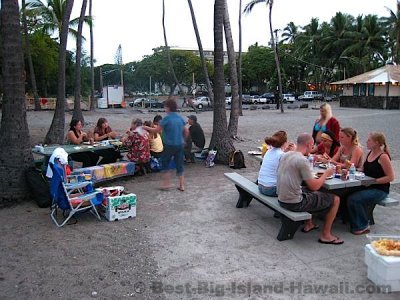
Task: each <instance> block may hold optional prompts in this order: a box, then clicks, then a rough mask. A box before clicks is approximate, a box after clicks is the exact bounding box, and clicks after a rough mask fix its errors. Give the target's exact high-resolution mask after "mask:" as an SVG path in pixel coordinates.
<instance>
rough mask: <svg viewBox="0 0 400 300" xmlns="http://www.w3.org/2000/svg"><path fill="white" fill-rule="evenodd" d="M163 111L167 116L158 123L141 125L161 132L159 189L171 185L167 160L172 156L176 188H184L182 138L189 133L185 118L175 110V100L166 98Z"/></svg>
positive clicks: (169, 187)
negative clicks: (177, 183) (151, 125)
mask: <svg viewBox="0 0 400 300" xmlns="http://www.w3.org/2000/svg"><path fill="white" fill-rule="evenodd" d="M164 107H165V111H166V112H167V116H166V117H165V118H163V119H162V120H161V121H160V124H159V125H158V126H157V127H155V128H153V127H148V126H143V128H144V129H146V130H148V131H150V132H154V133H160V132H161V131H162V132H163V144H164V145H163V146H164V150H163V152H162V154H161V167H162V174H161V175H162V182H161V186H160V189H162V190H168V189H171V188H172V187H173V185H172V184H171V170H170V169H169V168H168V167H169V162H170V161H171V158H172V157H173V158H174V161H175V166H176V175H177V176H178V178H179V187H178V190H180V191H182V192H183V191H184V190H185V179H184V177H183V157H184V151H183V147H184V139H185V138H186V137H187V136H188V135H189V130H188V129H187V127H186V126H185V123H186V122H185V120H184V119H183V117H181V116H180V115H179V114H178V113H177V112H176V111H177V108H178V106H177V104H176V102H175V100H173V99H168V100H166V101H165V102H164Z"/></svg>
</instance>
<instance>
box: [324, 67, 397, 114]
mask: <svg viewBox="0 0 400 300" xmlns="http://www.w3.org/2000/svg"><path fill="white" fill-rule="evenodd" d="M399 82H400V66H397V65H385V66H383V67H381V68H378V69H375V70H372V71H369V72H366V73H363V74H360V75H357V76H354V77H351V78H347V79H344V80H340V81H336V82H332V83H331V85H336V86H339V87H341V88H342V91H343V93H342V95H341V96H340V106H343V107H364V108H382V109H400V84H399Z"/></svg>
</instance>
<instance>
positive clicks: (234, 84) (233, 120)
mask: <svg viewBox="0 0 400 300" xmlns="http://www.w3.org/2000/svg"><path fill="white" fill-rule="evenodd" d="M224 31H225V41H226V49H227V52H228V61H229V67H230V68H229V70H230V82H231V93H232V100H231V113H230V117H229V124H228V132H229V136H230V137H232V138H236V137H237V132H238V126H239V83H238V75H237V67H236V54H235V48H234V46H233V38H232V30H231V24H230V21H229V12H228V3H227V1H226V0H225V12H224ZM224 99H225V98H224ZM224 101H225V100H224Z"/></svg>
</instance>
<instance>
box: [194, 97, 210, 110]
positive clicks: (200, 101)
mask: <svg viewBox="0 0 400 300" xmlns="http://www.w3.org/2000/svg"><path fill="white" fill-rule="evenodd" d="M193 105H194V106H196V107H197V108H199V109H202V108H203V107H209V106H211V102H210V98H208V97H204V96H203V97H197V98H196V99H195V100H194V101H193Z"/></svg>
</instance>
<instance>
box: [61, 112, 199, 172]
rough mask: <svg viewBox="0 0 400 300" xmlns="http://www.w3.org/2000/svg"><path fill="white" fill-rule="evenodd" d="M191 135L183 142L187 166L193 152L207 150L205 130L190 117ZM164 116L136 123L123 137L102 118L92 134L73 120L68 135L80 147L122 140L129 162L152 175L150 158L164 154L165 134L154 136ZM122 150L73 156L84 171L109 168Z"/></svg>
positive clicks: (192, 160)
mask: <svg viewBox="0 0 400 300" xmlns="http://www.w3.org/2000/svg"><path fill="white" fill-rule="evenodd" d="M187 118H188V121H187V126H188V132H189V134H188V135H187V137H186V138H185V139H184V145H182V146H184V157H185V160H186V162H194V155H193V151H195V150H199V151H201V150H202V149H203V148H204V144H205V136H204V132H203V129H202V128H201V126H200V124H199V123H198V122H197V117H196V116H194V115H190V116H188V117H187ZM161 120H162V116H161V115H156V116H155V117H154V119H153V121H145V122H143V120H142V119H134V120H133V121H132V123H131V126H130V128H129V129H128V130H127V131H126V132H125V134H124V135H119V134H118V133H117V132H115V131H113V130H112V129H111V127H110V125H109V123H108V121H107V119H105V118H100V119H99V120H98V121H97V125H96V127H95V128H94V130H93V133H89V132H88V133H87V132H84V131H83V130H82V127H83V124H82V122H81V121H80V120H76V119H72V120H71V123H70V129H69V131H68V133H67V138H66V139H67V143H70V144H75V145H79V144H82V143H83V142H89V143H91V144H93V143H94V142H101V141H105V140H112V139H116V138H118V139H120V141H121V142H122V143H123V146H124V148H125V149H127V154H126V156H127V159H129V160H130V161H132V162H135V163H136V164H137V165H138V166H140V167H141V168H143V169H144V171H145V172H147V171H150V165H149V163H150V158H151V157H154V158H158V159H159V158H161V156H162V153H163V151H164V145H163V132H162V131H161V132H155V131H154V130H152V129H154V128H157V127H158V126H159V125H160V122H161ZM121 157H122V156H121V153H120V151H119V150H117V149H114V148H109V149H101V150H96V152H79V153H73V154H71V155H70V158H71V159H72V160H74V161H78V162H81V163H82V167H84V168H85V167H90V166H95V165H97V164H108V163H113V162H116V161H117V160H118V159H119V158H121Z"/></svg>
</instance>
